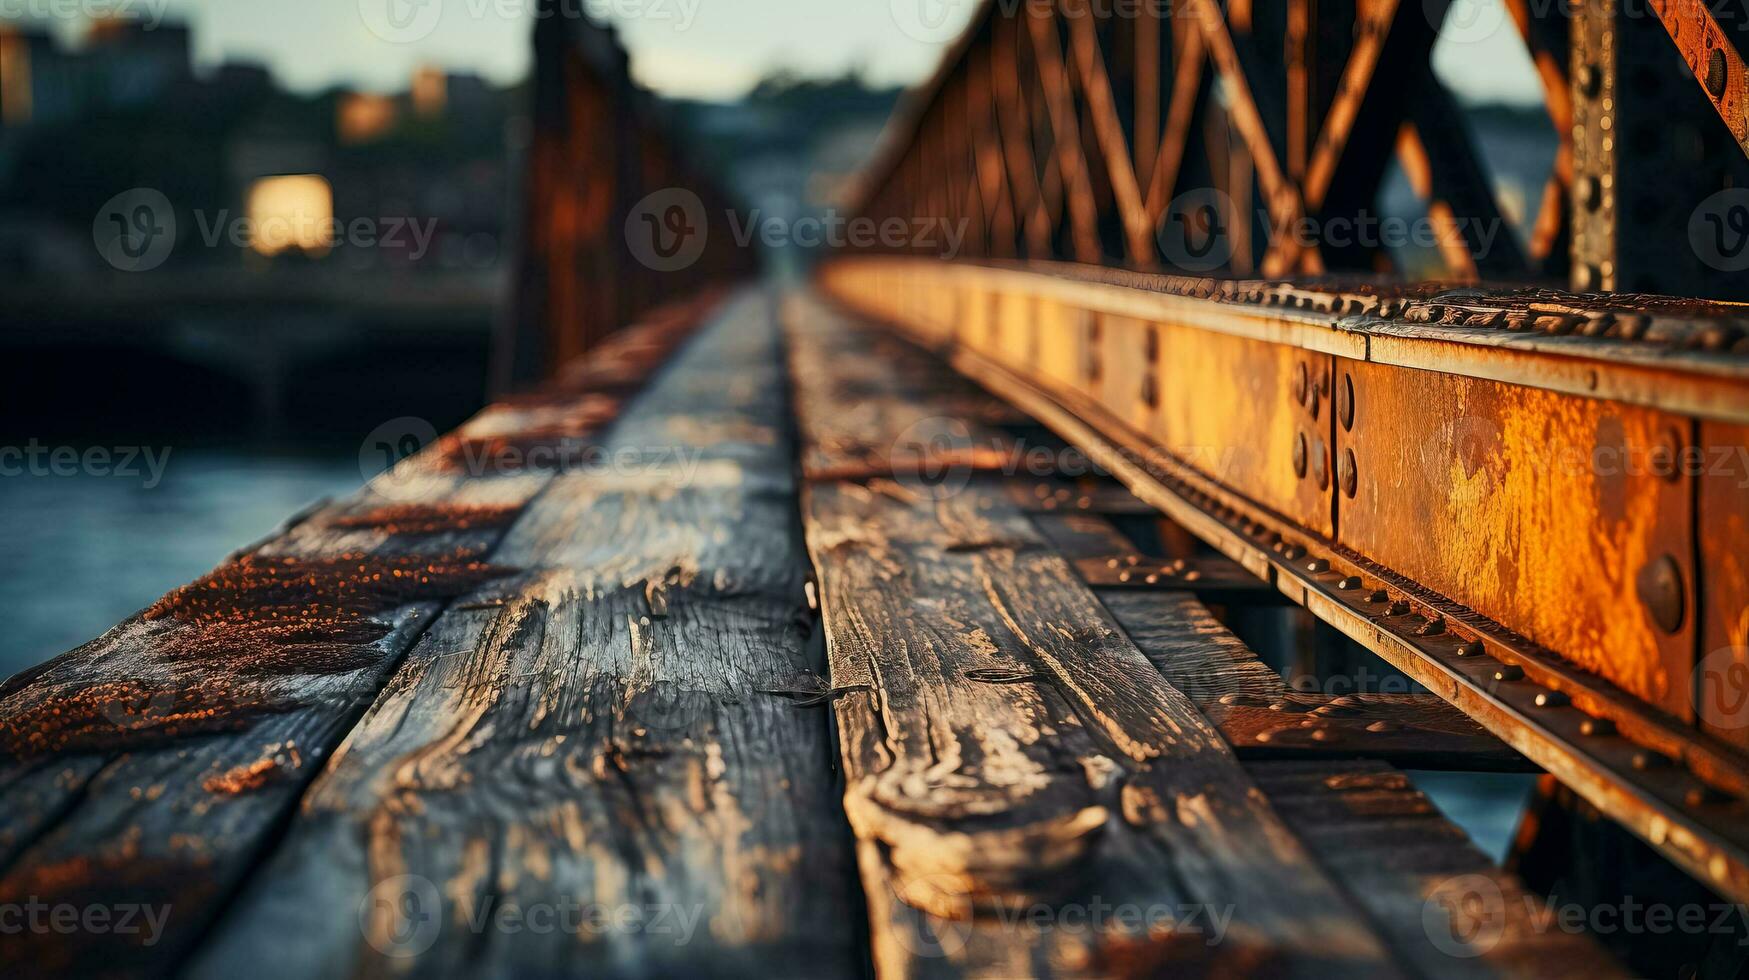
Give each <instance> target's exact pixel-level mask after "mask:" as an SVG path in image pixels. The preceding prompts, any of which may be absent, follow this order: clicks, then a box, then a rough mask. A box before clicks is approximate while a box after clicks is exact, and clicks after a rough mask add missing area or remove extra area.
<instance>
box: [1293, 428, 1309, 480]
mask: <svg viewBox="0 0 1749 980" xmlns="http://www.w3.org/2000/svg"><path fill="white" fill-rule="evenodd" d="M1309 455H1310V454H1309V452H1308V450H1307V448H1306V434H1305V433H1304V432H1301V433H1299V434H1297V435H1296V436H1295V437H1294V476H1297V477H1299V478H1300V479H1302V480H1303V479H1305V478H1306V464H1307V462H1308V456H1309Z"/></svg>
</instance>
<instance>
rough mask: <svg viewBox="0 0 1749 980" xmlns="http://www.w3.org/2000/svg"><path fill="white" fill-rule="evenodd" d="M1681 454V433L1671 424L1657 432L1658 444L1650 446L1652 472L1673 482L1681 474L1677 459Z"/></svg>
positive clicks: (1662, 478)
mask: <svg viewBox="0 0 1749 980" xmlns="http://www.w3.org/2000/svg"><path fill="white" fill-rule="evenodd" d="M1681 455H1682V434H1681V433H1679V432H1677V431H1676V427H1675V426H1673V425H1667V426H1665V427H1664V428H1663V429H1662V430H1661V431H1660V432H1659V433H1658V444H1657V445H1656V446H1654V447H1652V473H1653V474H1655V475H1656V476H1657V477H1658V478H1659V479H1661V480H1664V481H1666V482H1670V483H1674V482H1676V480H1677V478H1678V477H1680V476H1681V475H1682V471H1681V468H1680V467H1679V466H1677V459H1678V458H1679V457H1680V456H1681Z"/></svg>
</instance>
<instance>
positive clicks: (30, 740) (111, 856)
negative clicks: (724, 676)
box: [0, 312, 690, 974]
mask: <svg viewBox="0 0 1749 980" xmlns="http://www.w3.org/2000/svg"><path fill="white" fill-rule="evenodd" d="M689 319H690V318H689V317H688V316H687V315H685V314H683V313H679V312H676V313H675V314H674V315H665V316H664V317H661V318H658V319H656V320H653V321H652V323H651V324H649V325H647V326H646V327H645V328H643V329H642V330H641V331H635V332H633V333H632V334H631V335H629V336H628V338H627V343H626V345H625V346H616V345H614V344H609V345H607V347H606V348H605V350H604V357H603V358H602V362H603V363H604V364H613V365H615V366H617V367H618V368H620V369H621V371H622V372H624V373H625V374H626V376H628V377H630V378H632V379H633V380H635V379H636V377H637V376H639V375H641V374H644V373H647V372H648V371H649V370H652V369H653V368H654V367H655V364H656V360H655V359H654V358H653V357H651V356H649V354H648V353H647V350H646V351H644V352H640V351H639V350H628V349H626V348H627V347H631V346H641V347H643V348H649V347H651V346H653V345H654V346H659V345H661V344H663V343H671V342H672V340H673V339H674V338H675V337H677V336H678V334H679V332H680V331H682V330H683V329H685V328H686V327H687V325H688V320H689ZM571 397H572V398H573V400H575V396H571ZM582 415H583V417H582V418H580V419H572V420H570V422H572V423H575V424H567V425H564V426H560V427H557V428H555V426H556V424H557V421H558V420H556V419H555V418H554V417H553V413H552V411H551V409H550V408H546V409H543V408H540V407H538V406H528V405H524V406H510V405H506V406H496V407H494V408H493V409H489V410H488V411H487V412H485V413H482V414H481V415H480V416H479V417H477V418H476V419H475V420H473V421H472V422H470V423H469V424H468V425H467V426H465V427H464V428H463V429H462V430H461V431H460V432H459V433H458V434H457V435H455V436H452V437H449V438H447V439H445V440H443V441H442V442H440V443H438V444H437V445H434V446H432V447H430V448H428V449H427V450H426V451H425V452H423V453H421V454H419V455H418V456H415V457H413V458H412V459H409V460H406V461H404V462H403V463H401V465H399V466H398V467H396V468H395V469H394V470H393V471H391V472H389V473H387V474H385V475H384V476H382V477H380V478H378V480H376V481H375V482H373V483H372V485H371V486H370V487H368V488H367V489H366V490H364V491H362V492H361V493H360V494H359V495H357V496H356V497H354V498H352V499H349V500H346V501H343V502H340V503H336V504H332V505H329V506H327V507H323V508H320V509H318V510H317V511H315V512H314V513H312V514H310V515H307V516H306V517H305V519H303V520H301V521H299V522H297V523H295V524H293V525H291V526H288V527H287V528H286V529H285V530H284V532H283V533H281V534H279V535H278V536H276V537H273V538H271V539H269V540H268V541H266V542H263V543H262V544H260V545H258V546H257V547H255V548H254V549H252V550H250V551H249V552H247V553H244V554H242V555H240V556H238V557H237V558H235V559H233V560H232V561H230V562H228V563H227V564H225V565H223V566H221V567H220V568H219V569H217V570H216V571H215V572H214V573H212V574H211V575H209V576H208V577H206V578H204V579H202V580H200V581H199V582H197V583H195V584H193V585H191V586H187V587H185V588H183V589H179V590H177V591H176V592H174V593H172V594H171V595H169V596H166V597H165V598H164V599H163V600H160V602H159V603H157V604H155V605H154V606H153V607H152V608H150V609H148V610H146V611H144V612H143V613H141V614H139V615H136V616H135V617H133V618H131V619H129V620H128V621H127V622H125V623H123V624H121V625H120V626H117V627H116V628H114V629H112V630H110V631H109V632H108V633H106V634H104V636H102V637H100V638H98V639H96V640H94V641H92V642H91V643H89V644H86V645H85V646H83V647H80V648H79V649H76V650H74V651H71V652H70V653H67V654H64V655H63V656H61V657H59V658H56V659H55V660H53V661H50V662H49V663H47V664H44V665H42V666H40V667H38V668H34V669H32V670H30V671H27V672H26V673H25V674H22V675H20V676H18V677H16V678H14V679H13V680H11V681H9V682H7V684H6V685H5V686H4V687H0V757H3V758H4V759H5V760H6V762H7V764H8V765H10V766H13V767H17V768H18V770H19V771H21V772H22V773H23V774H22V775H21V776H20V777H19V778H20V779H22V780H23V782H22V783H18V784H16V785H9V786H8V791H9V792H8V795H9V797H10V798H11V799H12V800H14V801H16V802H17V803H18V804H19V808H20V809H25V808H27V807H28V809H29V810H31V811H32V812H33V813H34V814H35V815H36V816H34V817H25V818H23V819H19V818H13V817H9V818H7V821H6V825H5V830H4V832H5V839H6V846H5V848H4V856H5V858H6V859H7V863H6V864H5V865H4V868H3V874H0V902H28V901H33V900H34V901H38V902H41V903H44V904H47V905H50V906H63V905H64V906H72V907H75V908H88V907H101V908H106V909H110V910H112V911H113V910H115V909H118V908H121V907H123V906H129V907H133V908H135V910H136V912H137V911H139V910H140V909H147V910H152V911H154V912H161V913H162V916H161V918H159V920H158V923H157V927H156V928H154V929H153V930H152V931H150V932H148V931H143V930H140V929H138V928H136V929H134V930H133V931H123V930H121V929H117V928H106V929H101V930H97V929H86V928H80V929H74V930H71V931H69V930H58V929H51V930H36V931H25V932H21V933H16V934H7V935H4V936H0V945H4V947H5V952H6V956H5V957H4V958H5V959H6V960H7V961H9V962H16V963H24V964H28V969H29V970H30V971H33V972H44V973H51V972H58V971H65V970H80V971H92V972H114V973H127V974H133V973H158V972H165V971H167V970H168V969H169V968H170V967H171V966H172V965H173V964H174V963H175V962H177V960H178V959H179V958H180V957H181V956H182V955H184V954H185V953H186V951H187V949H188V948H189V945H190V944H191V943H192V942H193V941H194V940H195V939H196V938H197V937H198V936H199V935H200V934H201V933H202V932H203V930H204V929H205V928H206V927H207V926H208V924H209V923H210V922H211V921H212V918H213V917H214V915H215V914H216V913H217V911H218V909H219V908H220V907H221V906H222V903H223V901H224V900H225V898H226V897H227V896H228V895H229V894H230V893H231V891H232V890H233V889H234V888H235V887H236V885H237V883H238V882H239V881H240V880H241V878H242V877H243V875H244V874H245V873H246V872H247V870H248V869H249V868H250V867H251V866H252V865H253V864H254V863H255V861H256V860H257V857H258V855H259V854H260V852H261V849H262V848H263V847H264V846H265V845H266V844H267V843H268V842H269V841H270V840H271V839H272V835H273V834H274V833H275V832H276V830H277V829H278V827H279V826H280V825H281V822H282V821H283V819H284V818H285V816H286V815H287V814H288V813H289V812H290V810H291V809H292V807H293V806H294V805H295V803H296V801H297V798H298V796H299V794H300V793H301V792H302V790H303V788H304V786H305V785H307V784H308V782H309V780H310V779H311V778H312V777H313V776H314V774H315V772H316V771H317V770H318V769H319V768H320V765H321V763H322V761H323V760H324V759H325V757H326V756H327V754H328V753H329V752H330V751H332V749H333V747H334V746H335V745H337V744H338V743H339V741H340V739H341V738H342V737H343V736H344V734H345V733H346V731H347V730H348V729H349V728H350V727H351V725H352V723H353V721H354V720H355V719H356V718H357V717H358V716H359V714H360V713H361V712H362V711H363V710H364V708H365V707H366V706H368V704H369V703H370V700H371V699H372V698H373V697H374V696H375V694H376V691H377V690H378V688H379V687H380V686H381V685H382V683H383V682H384V680H385V679H386V678H387V677H388V676H389V675H390V673H391V672H392V671H393V669H394V666H395V665H396V663H397V662H398V661H399V660H400V658H401V656H402V655H403V654H404V653H405V652H406V650H407V649H408V648H409V647H410V646H411V645H412V642H413V640H414V638H416V637H417V636H418V635H419V634H420V633H421V632H422V631H423V630H424V629H425V627H426V626H427V625H428V624H429V623H430V622H431V620H432V618H433V617H434V616H435V615H436V613H437V611H438V609H439V608H440V604H441V603H442V601H443V600H445V599H446V598H447V597H449V596H452V595H455V594H459V593H461V592H465V591H468V590H471V589H472V588H474V587H475V586H477V585H479V584H480V583H482V582H485V581H489V580H490V579H491V578H493V577H494V576H495V575H497V574H499V573H500V572H501V571H502V569H499V568H497V567H495V566H492V565H490V564H487V563H486V561H485V560H484V559H485V556H486V555H487V554H488V553H489V552H490V551H491V550H492V548H493V547H494V545H495V544H496V542H497V541H498V540H499V538H500V537H501V536H502V534H503V533H504V526H505V525H506V524H507V523H508V522H509V520H510V519H511V518H513V517H514V516H515V514H516V513H517V510H518V509H519V508H520V507H521V506H522V504H523V503H524V502H526V501H527V500H528V499H530V498H531V497H532V496H534V494H535V493H537V492H538V491H539V489H540V488H541V487H542V486H543V485H544V484H545V483H546V482H547V480H548V479H549V476H548V474H546V473H543V472H538V471H535V470H530V469H528V468H527V467H526V466H525V465H524V464H526V463H528V462H529V458H528V456H527V454H526V453H525V452H521V451H522V450H526V449H529V448H533V447H536V446H542V445H545V446H547V447H548V448H551V445H552V443H553V441H554V440H556V439H559V438H561V437H562V438H566V439H574V440H585V441H586V440H587V437H588V435H589V432H590V431H591V430H592V428H593V427H594V426H595V425H597V424H598V423H599V422H600V420H601V417H602V412H601V411H600V410H599V407H598V406H596V407H591V408H590V409H589V410H588V411H587V412H584V413H582ZM391 448H399V447H391ZM508 449H516V450H518V452H519V454H515V455H513V454H510V453H508V452H505V450H508ZM135 921H136V922H137V921H138V919H136V920H135Z"/></svg>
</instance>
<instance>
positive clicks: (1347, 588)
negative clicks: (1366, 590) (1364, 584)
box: [1336, 575, 1361, 592]
mask: <svg viewBox="0 0 1749 980" xmlns="http://www.w3.org/2000/svg"><path fill="white" fill-rule="evenodd" d="M1360 585H1361V582H1360V576H1359V575H1350V576H1348V577H1347V578H1345V579H1343V580H1342V581H1340V582H1337V583H1336V587H1337V588H1338V589H1341V590H1342V591H1344V592H1352V591H1354V590H1355V589H1358V588H1360Z"/></svg>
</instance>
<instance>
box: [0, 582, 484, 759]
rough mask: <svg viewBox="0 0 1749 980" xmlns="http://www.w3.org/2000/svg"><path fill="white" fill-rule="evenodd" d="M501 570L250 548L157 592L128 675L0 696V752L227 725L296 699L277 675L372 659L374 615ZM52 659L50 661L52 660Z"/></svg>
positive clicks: (361, 665)
mask: <svg viewBox="0 0 1749 980" xmlns="http://www.w3.org/2000/svg"><path fill="white" fill-rule="evenodd" d="M510 571H511V570H509V569H505V568H502V567H498V566H494V565H489V564H487V563H485V562H482V561H479V560H477V556H475V555H474V554H473V553H471V552H467V551H462V550H451V551H447V552H444V553H441V554H435V555H403V556H392V557H385V556H379V555H372V554H362V553H361V554H345V555H339V556H336V557H333V558H313V559H312V558H290V557H264V556H260V555H248V556H245V557H243V558H240V559H237V560H236V561H233V562H229V563H227V564H225V565H223V566H220V567H219V568H218V569H216V570H214V571H213V572H212V573H210V574H208V575H206V576H205V577H203V578H201V579H199V580H197V581H195V582H193V583H191V584H189V585H186V586H183V587H182V588H179V589H177V590H175V591H174V592H171V593H170V594H168V595H166V596H165V597H164V598H162V599H160V600H158V601H157V602H156V603H154V604H153V605H152V606H151V607H149V608H148V609H147V610H146V611H145V613H144V614H143V615H142V617H141V620H142V621H141V622H140V623H138V624H136V625H135V626H134V627H133V628H138V629H146V630H151V631H153V634H154V635H153V641H152V642H151V643H149V644H146V645H145V649H146V650H147V653H146V654H145V655H144V658H143V659H142V660H141V661H140V662H138V663H134V664H132V665H131V669H133V670H135V671H137V672H138V676H134V677H117V678H107V679H102V680H81V681H77V682H74V683H69V684H65V685H61V686H48V687H45V688H43V689H40V690H39V689H37V688H34V687H31V686H30V685H29V684H28V681H27V682H26V683H25V684H22V685H19V686H18V687H17V689H16V690H7V691H4V692H0V695H4V696H5V697H6V698H7V699H8V704H9V709H8V711H7V712H6V713H5V715H4V717H3V718H0V755H5V756H12V757H17V758H30V757H35V756H39V755H43V754H47V753H57V752H73V751H107V750H124V749H137V748H140V747H142V746H145V745H150V744H154V743H163V742H166V741H175V740H178V739H182V738H186V737H188V736H191V735H197V734H203V733H210V732H223V731H236V730H239V729H242V728H244V727H247V726H248V725H249V724H250V723H252V722H253V721H255V720H256V719H258V718H260V717H261V716H262V715H266V714H276V713H281V712H286V711H292V710H295V709H297V708H299V707H301V706H303V704H304V702H303V701H302V700H300V699H299V698H298V697H296V696H294V695H293V694H292V693H290V692H289V691H288V690H287V689H285V687H284V685H283V684H281V683H277V682H278V681H280V680H282V679H284V678H292V677H319V676H329V675H340V674H346V673H350V672H353V671H359V670H365V669H369V668H373V667H376V666H379V665H380V664H381V663H382V662H383V660H384V658H385V656H387V654H386V653H385V652H384V650H383V649H382V648H381V646H380V644H379V642H378V641H380V640H382V639H383V638H384V637H386V636H387V635H388V634H389V632H390V630H391V628H390V626H389V625H388V624H387V623H384V622H381V621H378V620H376V619H373V618H371V617H373V616H374V615H377V614H380V613H386V612H389V611H391V610H394V609H396V608H398V607H400V606H403V605H406V604H408V603H412V602H420V601H429V600H437V599H444V598H449V597H453V596H456V595H460V594H461V593H464V592H467V591H470V590H472V589H473V588H475V587H477V586H479V585H482V584H484V583H485V582H488V581H490V580H492V579H494V578H498V577H501V576H504V575H507V574H510ZM50 666H52V664H51V665H50Z"/></svg>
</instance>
